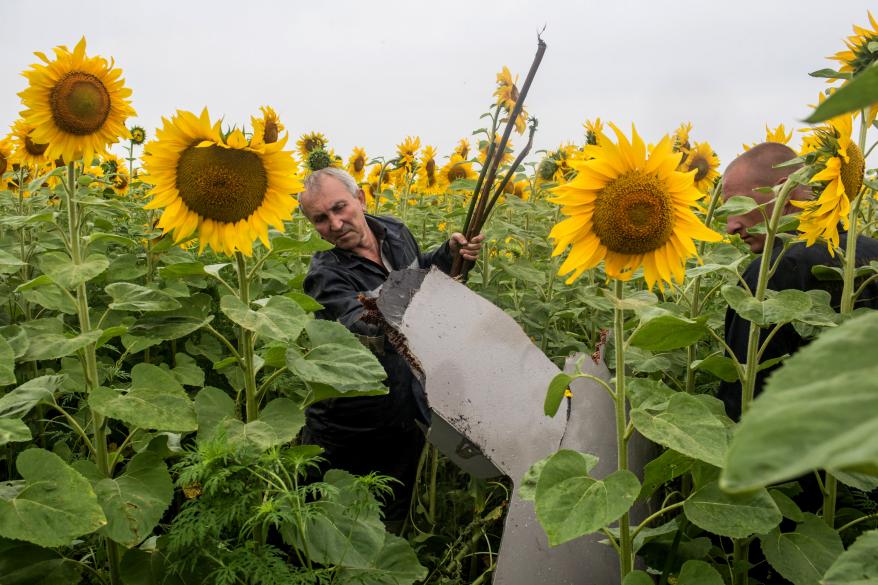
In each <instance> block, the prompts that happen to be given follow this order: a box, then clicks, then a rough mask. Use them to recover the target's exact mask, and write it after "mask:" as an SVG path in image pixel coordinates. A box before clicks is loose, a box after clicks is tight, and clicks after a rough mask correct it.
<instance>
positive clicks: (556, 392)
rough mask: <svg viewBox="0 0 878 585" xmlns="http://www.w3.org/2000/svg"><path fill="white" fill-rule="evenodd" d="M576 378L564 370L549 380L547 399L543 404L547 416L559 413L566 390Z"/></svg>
mask: <svg viewBox="0 0 878 585" xmlns="http://www.w3.org/2000/svg"><path fill="white" fill-rule="evenodd" d="M574 379H575V378H574V377H573V376H571V375H569V374H565V373H564V372H561V373H559V374H555V377H554V378H552V381H551V382H549V388H548V390H546V400H545V402H544V404H543V412H544V413H545V415H546V416H555V415H556V414H557V413H558V408H559V407H560V406H561V401H562V400H564V391H565V390H567V387H568V386H570V382H572V381H573V380H574Z"/></svg>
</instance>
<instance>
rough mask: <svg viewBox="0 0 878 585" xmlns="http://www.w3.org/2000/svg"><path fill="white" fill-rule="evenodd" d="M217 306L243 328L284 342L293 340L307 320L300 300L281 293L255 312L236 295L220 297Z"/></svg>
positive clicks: (308, 318)
mask: <svg viewBox="0 0 878 585" xmlns="http://www.w3.org/2000/svg"><path fill="white" fill-rule="evenodd" d="M220 309H221V310H222V312H223V313H225V315H226V316H227V317H228V318H229V319H231V320H232V321H234V322H235V323H237V324H238V325H240V326H241V327H243V328H244V329H248V330H250V331H255V332H256V334H257V335H260V336H262V337H267V338H268V339H274V340H277V341H283V342H286V343H292V342H294V341H295V340H296V339H297V338H298V337H299V334H300V333H302V329H304V328H305V323H306V322H307V321H308V320H310V317H309V316H308V314H307V313H306V312H305V311H304V310H303V309H302V307H300V306H299V303H297V302H296V301H294V300H292V299H288V298H287V297H281V296H277V297H271V298H270V299H269V300H268V302H267V303H266V304H265V306H264V307H262V308H260V309H259V310H258V311H254V310H252V309H250V308H249V307H247V306H246V305H245V304H244V303H242V302H241V300H240V299H239V298H238V297H236V296H232V295H226V296H224V297H223V298H222V299H221V300H220Z"/></svg>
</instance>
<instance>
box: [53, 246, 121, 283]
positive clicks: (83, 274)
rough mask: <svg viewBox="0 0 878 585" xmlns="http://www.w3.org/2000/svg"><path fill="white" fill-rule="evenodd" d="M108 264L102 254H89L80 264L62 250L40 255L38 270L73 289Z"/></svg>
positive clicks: (98, 272)
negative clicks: (75, 262)
mask: <svg viewBox="0 0 878 585" xmlns="http://www.w3.org/2000/svg"><path fill="white" fill-rule="evenodd" d="M109 266H110V260H109V259H108V258H107V257H106V256H104V255H103V254H98V253H94V254H89V255H88V258H86V259H85V260H83V261H82V263H81V264H74V263H73V260H72V259H71V258H70V256H68V255H67V254H66V253H64V252H45V253H44V254H42V255H41V256H40V270H42V271H43V272H45V273H46V274H47V275H48V276H49V277H50V278H51V279H52V280H54V281H55V282H56V283H58V284H59V285H61V286H63V287H64V288H66V289H73V288H76V287H77V286H79V285H80V284H82V283H84V282H88V281H89V280H91V279H93V278H94V277H96V276H98V275H99V274H101V273H102V272H103V271H104V270H106V269H107V268H108V267H109Z"/></svg>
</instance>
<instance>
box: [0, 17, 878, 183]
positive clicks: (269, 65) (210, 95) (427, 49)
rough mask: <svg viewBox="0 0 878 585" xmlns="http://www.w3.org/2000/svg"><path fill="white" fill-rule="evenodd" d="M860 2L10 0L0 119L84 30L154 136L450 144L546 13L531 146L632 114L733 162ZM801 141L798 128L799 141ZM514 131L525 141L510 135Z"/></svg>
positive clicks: (0, 39) (386, 146) (2, 50)
mask: <svg viewBox="0 0 878 585" xmlns="http://www.w3.org/2000/svg"><path fill="white" fill-rule="evenodd" d="M872 7H874V6H873V5H870V3H869V2H866V1H864V0H844V1H841V0H835V1H833V2H830V1H829V0H823V1H816V0H797V1H777V0H739V1H736V2H710V1H705V0H700V1H697V2H696V1H689V0H686V1H677V2H667V1H664V2H662V1H657V0H654V1H646V0H644V1H639V2H634V1H621V0H619V1H616V2H608V1H606V0H604V1H592V0H587V1H580V2H573V1H565V2H561V1H549V0H543V1H540V2H537V1H530V2H528V1H520V0H505V1H503V2H498V1H478V0H469V1H460V0H446V1H444V2H431V3H425V2H417V1H414V0H408V1H392V2H375V1H373V2H362V1H361V2H357V1H348V0H330V1H327V2H318V1H315V0H311V1H308V2H299V1H292V0H290V1H286V2H280V1H275V2H269V1H265V0H235V1H229V0H213V1H210V2H208V1H197V2H196V1H186V0H175V1H169V0H152V1H150V2H134V1H130V2H119V1H118V0H116V1H113V2H109V1H106V0H91V1H89V2H69V1H68V2H61V1H57V2H56V1H50V0H42V1H40V2H27V1H25V0H3V1H2V2H0V15H2V21H3V23H4V26H3V33H2V35H0V80H2V85H0V88H2V91H0V128H4V127H6V126H8V125H11V124H12V122H13V121H14V120H15V118H16V117H17V115H18V112H19V111H20V110H21V106H20V103H19V99H18V96H17V95H16V93H17V92H18V91H21V89H23V88H24V85H25V80H24V78H23V77H21V76H20V75H19V73H20V72H21V71H23V70H24V69H26V68H27V67H29V65H30V64H31V63H33V62H34V61H35V60H36V58H35V57H34V56H33V55H32V52H33V51H43V52H46V53H47V54H49V53H50V52H51V49H52V47H54V46H56V45H59V44H66V45H67V46H68V47H70V48H72V47H73V46H74V45H75V44H76V42H77V41H78V39H79V37H80V36H81V35H83V34H84V35H85V36H86V38H87V40H88V52H89V54H101V55H103V56H106V57H113V58H115V60H116V63H117V65H118V66H120V67H121V68H122V69H123V71H124V74H125V77H126V79H127V84H128V86H129V87H130V88H131V89H132V90H133V91H134V95H133V106H134V108H135V109H136V110H137V112H138V114H139V117H138V118H137V119H136V120H130V121H129V125H130V124H131V123H139V124H140V125H142V126H144V127H145V128H146V129H147V131H148V133H149V136H150V137H151V136H153V135H154V129H155V128H156V127H157V126H158V125H159V124H160V118H161V116H163V115H165V116H167V115H170V114H172V113H173V112H174V111H175V110H176V109H178V108H181V109H189V110H194V111H200V110H201V108H202V107H203V106H205V105H206V106H208V107H209V109H210V112H211V115H212V116H219V115H223V116H225V120H226V121H227V122H229V123H237V124H239V125H240V124H241V123H244V122H247V123H249V117H250V115H251V114H256V113H258V108H259V106H261V105H265V104H267V105H271V106H273V107H274V108H275V109H276V110H277V112H278V113H279V115H280V116H281V121H282V123H284V124H285V125H286V127H287V129H288V130H289V132H290V134H291V138H292V139H293V141H294V140H295V138H297V137H298V136H299V135H300V134H301V133H303V132H308V131H311V130H319V131H321V132H323V133H324V134H326V135H327V136H328V137H329V140H330V146H332V147H334V148H335V150H336V152H337V153H338V154H341V155H343V156H344V157H345V158H347V156H348V155H349V153H350V150H351V149H352V147H354V146H364V147H365V148H366V151H367V153H368V154H369V156H375V155H380V154H385V155H391V154H392V153H393V150H394V145H395V144H396V143H398V142H400V141H401V140H402V139H403V138H404V137H405V136H406V135H409V134H413V135H418V136H420V137H421V140H422V144H432V145H435V146H437V147H438V148H439V152H440V155H441V156H446V155H447V154H448V152H449V151H450V149H451V148H452V147H453V145H454V144H455V143H456V142H457V140H458V139H459V138H461V137H465V136H469V135H470V134H471V132H472V130H473V129H475V128H478V127H480V126H482V125H483V124H482V123H481V121H480V120H479V115H480V114H481V113H482V112H484V111H486V110H487V107H488V105H489V104H490V102H491V101H492V96H491V94H492V92H493V90H494V87H495V74H496V72H497V71H499V70H500V68H501V67H502V66H503V65H507V66H509V68H510V69H511V70H512V71H513V73H518V74H519V75H520V81H522V80H523V79H524V76H525V74H526V73H527V70H528V68H529V67H530V63H531V60H532V58H533V54H534V51H535V50H536V31H537V30H538V29H539V28H541V27H542V26H543V25H546V31H545V33H544V35H543V38H544V39H545V40H546V42H547V44H548V50H547V52H546V55H545V58H544V59H543V63H542V66H541V68H540V71H539V72H538V73H537V77H536V80H535V82H534V85H533V87H532V88H531V93H530V95H529V96H528V100H527V109H528V111H529V112H530V113H532V114H533V115H535V116H536V117H537V118H538V119H539V129H538V131H537V135H536V139H535V146H534V149H535V150H536V149H541V148H554V147H555V146H557V145H558V144H559V143H561V142H562V141H568V140H575V141H577V142H579V143H581V142H582V126H581V125H582V122H583V121H584V120H585V119H586V118H593V117H597V116H599V117H601V119H603V120H612V121H614V122H616V123H617V124H619V125H620V126H623V127H625V128H626V130H627V129H628V128H630V123H631V122H634V123H635V124H636V125H637V128H638V131H639V132H640V133H641V135H642V136H643V137H644V139H645V140H647V141H650V142H655V141H656V140H658V138H660V137H661V135H662V134H664V133H667V132H671V131H673V130H674V128H676V126H677V125H678V124H679V123H680V122H681V121H684V120H686V121H691V122H693V124H694V130H693V132H692V134H691V137H692V138H693V139H694V140H695V141H702V140H707V141H708V142H710V143H711V145H712V146H713V147H714V149H715V150H716V151H717V153H718V154H719V155H720V158H721V160H722V162H723V166H724V165H725V164H726V163H727V162H729V161H730V160H731V158H733V157H734V156H735V155H736V154H738V153H739V152H740V151H741V143H743V142H747V143H750V142H756V141H760V140H762V138H763V136H764V126H765V124H766V123H768V124H770V125H772V126H774V125H776V124H778V123H781V122H783V123H785V124H786V125H787V127H788V128H789V127H790V126H791V125H796V124H797V123H798V122H797V120H800V119H802V118H804V117H805V116H806V115H807V113H808V108H807V107H806V104H808V103H814V102H815V101H816V99H817V93H818V92H819V91H820V90H821V89H823V88H824V87H825V83H824V81H823V80H821V79H815V78H811V77H809V76H808V72H810V71H815V70H817V69H822V68H824V67H832V66H834V62H831V61H829V60H827V59H826V56H828V55H831V54H833V53H835V52H836V51H838V50H841V49H842V48H843V43H842V40H843V39H844V38H845V37H846V36H848V35H849V34H851V25H852V24H854V23H856V24H860V25H862V24H865V23H867V22H868V21H867V16H866V10H867V9H868V8H872ZM794 140H795V141H796V144H795V145H794V146H797V145H798V137H796V138H795V139H794ZM513 142H514V143H515V144H516V145H519V144H523V142H524V141H523V139H522V138H518V139H517V141H516V140H513Z"/></svg>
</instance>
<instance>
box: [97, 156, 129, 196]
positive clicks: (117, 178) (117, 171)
mask: <svg viewBox="0 0 878 585" xmlns="http://www.w3.org/2000/svg"><path fill="white" fill-rule="evenodd" d="M101 167H103V169H104V173H105V175H106V176H108V177H109V178H110V180H111V181H112V183H113V191H115V192H116V194H117V195H125V194H126V193H127V192H128V183H130V182H131V177H130V175H129V174H128V165H127V163H126V162H125V161H123V160H122V159H120V158H119V157H117V156H116V155H114V154H110V155H109V156H107V157H106V158H104V161H103V162H102V163H101Z"/></svg>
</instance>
